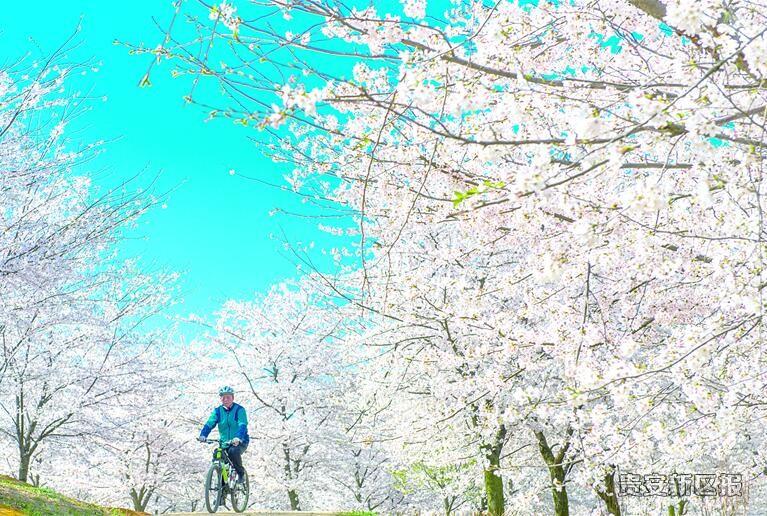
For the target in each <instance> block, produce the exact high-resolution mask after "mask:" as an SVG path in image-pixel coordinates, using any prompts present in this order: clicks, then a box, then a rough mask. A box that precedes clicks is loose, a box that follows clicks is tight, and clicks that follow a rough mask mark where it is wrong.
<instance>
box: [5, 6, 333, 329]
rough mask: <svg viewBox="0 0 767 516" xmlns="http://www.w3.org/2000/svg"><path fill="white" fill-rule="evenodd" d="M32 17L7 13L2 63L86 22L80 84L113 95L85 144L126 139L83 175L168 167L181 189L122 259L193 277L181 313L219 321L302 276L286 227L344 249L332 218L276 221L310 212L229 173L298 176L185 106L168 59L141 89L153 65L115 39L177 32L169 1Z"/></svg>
mask: <svg viewBox="0 0 767 516" xmlns="http://www.w3.org/2000/svg"><path fill="white" fill-rule="evenodd" d="M25 12H26V13H27V14H25V15H24V16H21V15H20V14H19V11H18V10H17V9H3V10H0V30H1V31H2V32H1V33H0V62H8V61H9V60H12V59H17V58H18V57H19V56H20V55H23V54H25V53H27V52H30V53H32V55H33V56H37V55H40V54H41V50H42V52H44V53H47V52H50V51H52V50H53V49H55V48H56V47H57V46H58V45H60V44H61V43H62V42H63V41H64V40H65V39H66V38H67V37H68V36H69V35H70V34H71V33H72V32H73V31H74V30H75V28H76V27H77V26H78V23H80V24H81V27H82V30H81V31H80V33H79V35H78V36H77V38H76V41H78V42H79V47H78V48H77V49H76V50H75V51H73V52H71V53H70V57H72V58H75V59H83V60H84V59H88V58H92V59H93V63H94V64H93V67H94V68H95V69H97V71H92V72H89V73H87V74H86V75H85V76H81V77H78V78H76V81H75V83H74V85H73V84H72V83H70V87H72V86H74V87H78V88H82V89H83V91H87V90H88V89H91V88H92V90H93V91H92V94H93V95H95V96H98V97H101V96H106V98H107V100H106V101H105V102H102V101H98V102H94V103H93V104H92V110H90V111H89V112H88V113H86V114H85V115H84V116H83V117H82V118H81V119H80V120H79V123H80V124H82V125H83V126H84V127H85V129H84V130H83V132H82V137H83V139H84V140H86V141H93V140H98V139H105V140H110V139H115V138H116V139H117V140H116V141H113V142H111V143H108V145H107V151H106V152H105V153H104V154H103V155H101V156H99V157H98V159H97V160H96V161H93V162H91V163H89V164H88V165H87V168H86V169H85V170H80V172H87V173H89V174H91V175H92V176H93V177H94V178H95V180H96V182H97V183H101V184H107V185H108V184H113V183H115V182H118V181H119V180H120V179H121V178H125V177H129V176H132V175H134V174H136V173H137V172H139V171H141V170H142V169H145V168H146V169H147V175H146V177H147V179H149V178H150V177H151V176H152V175H153V173H156V172H162V175H161V179H160V183H159V187H160V188H161V189H171V188H173V189H174V191H173V192H172V193H171V194H170V197H169V198H168V200H167V208H165V209H157V210H155V211H153V212H151V213H149V214H148V215H147V216H146V217H145V218H144V219H143V220H142V224H141V227H140V229H139V230H138V231H137V234H136V236H137V238H136V239H133V240H130V241H128V242H126V243H124V244H123V245H122V252H123V254H124V255H126V256H128V255H135V256H140V257H141V263H142V264H143V265H144V266H145V267H146V268H147V269H157V268H162V269H168V270H174V271H179V272H181V273H182V274H183V277H182V280H181V285H180V286H181V289H182V294H183V296H182V297H183V300H184V304H183V305H181V306H179V307H177V308H176V309H175V310H174V312H175V313H177V314H182V315H183V314H186V313H189V312H192V313H196V314H198V315H203V316H205V315H210V314H211V313H212V312H214V311H215V310H217V309H218V307H219V306H220V305H221V303H222V302H223V301H224V300H226V299H230V298H240V299H246V298H250V297H252V296H253V295H254V294H255V293H256V292H260V291H264V290H265V289H267V288H268V287H269V286H270V285H271V284H273V283H276V282H278V281H280V280H283V279H285V278H291V277H296V276H297V272H296V268H295V265H294V263H292V262H291V259H290V254H289V253H288V252H286V251H285V250H283V249H282V245H281V242H280V240H279V239H277V240H275V239H271V238H270V235H271V234H277V235H281V234H282V232H283V231H284V232H285V234H286V235H287V236H288V238H289V239H290V240H291V241H293V242H299V241H303V242H309V241H314V242H315V243H316V244H317V249H320V248H322V247H326V248H327V247H329V246H331V245H335V244H337V242H335V241H333V240H332V238H333V237H330V236H328V234H327V233H324V232H320V231H318V230H317V225H318V223H320V222H323V221H322V220H318V219H312V218H301V217H293V216H286V215H282V216H281V215H277V216H270V215H269V212H270V210H272V209H273V208H275V207H280V208H283V209H285V210H287V211H296V212H306V211H307V209H306V206H305V205H302V204H301V203H300V200H299V199H298V198H297V197H295V196H293V195H292V194H290V193H288V192H283V191H280V190H278V189H275V188H270V187H268V186H265V185H261V184H258V183H256V182H253V181H248V180H245V179H242V178H240V177H238V176H237V175H236V174H235V175H234V176H232V175H230V170H235V171H236V172H237V173H241V174H245V175H249V176H255V177H259V178H262V179H264V180H266V181H271V182H275V183H281V184H284V182H283V180H282V175H283V174H284V173H287V172H288V171H287V170H286V169H281V168H279V167H278V166H277V165H275V164H274V163H272V162H271V161H270V160H268V159H266V158H264V157H262V156H260V155H259V153H258V150H257V148H256V147H255V145H254V144H253V143H252V142H250V141H249V140H248V139H247V137H248V136H254V135H257V134H258V133H256V132H255V131H254V130H253V129H244V128H242V127H241V126H235V125H234V124H231V123H228V122H226V121H223V120H222V121H219V120H217V121H213V122H208V123H205V122H204V121H203V120H204V118H205V114H204V113H203V112H201V111H200V110H199V109H196V108H194V107H193V106H189V105H185V103H184V102H183V100H182V97H183V96H184V95H185V94H186V93H188V90H187V88H188V82H181V81H178V80H176V81H174V80H173V79H171V78H170V76H169V71H170V68H169V66H168V65H167V64H163V65H160V67H159V68H155V69H154V71H153V73H152V82H153V86H152V87H151V88H138V86H137V84H138V81H139V79H140V78H141V77H142V75H143V74H144V73H145V71H146V69H147V66H148V64H149V63H148V61H147V59H148V58H146V57H137V56H130V55H128V52H127V49H126V48H125V47H123V46H115V45H114V44H113V42H114V40H115V39H117V40H121V41H130V42H132V43H136V44H141V43H144V44H146V45H148V46H151V47H154V46H155V45H156V44H157V43H159V42H160V41H161V34H160V32H159V31H158V29H157V27H156V26H155V24H154V22H153V21H152V17H153V16H154V17H156V20H157V22H158V23H160V24H162V25H166V24H167V22H168V20H169V19H170V17H171V15H172V6H171V2H170V0H162V1H159V0H134V1H133V2H129V3H124V2H121V3H115V2H106V1H103V0H99V1H97V0H66V1H59V0H56V1H54V0H48V1H38V2H33V3H31V4H29V5H28V6H27V8H26V9H25ZM38 47H39V48H38ZM40 49H41V50H40ZM324 222H327V221H324ZM315 255H316V256H315V259H317V260H318V263H319V264H320V265H321V266H322V267H330V263H329V260H328V259H327V258H326V257H324V256H323V255H322V254H321V252H320V251H319V250H317V251H316V252H315ZM323 258H324V261H323Z"/></svg>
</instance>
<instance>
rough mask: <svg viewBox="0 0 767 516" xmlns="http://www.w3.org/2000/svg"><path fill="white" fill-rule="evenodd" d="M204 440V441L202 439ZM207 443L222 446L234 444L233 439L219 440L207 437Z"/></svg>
mask: <svg viewBox="0 0 767 516" xmlns="http://www.w3.org/2000/svg"><path fill="white" fill-rule="evenodd" d="M200 442H203V441H200ZM204 442H205V444H220V445H222V446H230V445H231V444H232V441H223V442H221V441H219V440H218V439H205V441H204Z"/></svg>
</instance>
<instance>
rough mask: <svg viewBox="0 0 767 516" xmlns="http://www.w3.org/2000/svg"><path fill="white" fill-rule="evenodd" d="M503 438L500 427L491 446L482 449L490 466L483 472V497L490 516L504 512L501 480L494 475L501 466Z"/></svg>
mask: <svg viewBox="0 0 767 516" xmlns="http://www.w3.org/2000/svg"><path fill="white" fill-rule="evenodd" d="M505 438H506V427H504V426H503V425H501V427H500V429H499V430H498V433H497V434H496V435H495V440H494V442H493V444H491V445H486V446H485V447H484V449H485V457H486V458H487V460H488V461H489V462H490V466H489V467H488V469H486V470H485V496H486V497H487V513H488V514H489V515H490V516H503V513H504V510H505V500H504V499H503V479H502V478H501V477H499V476H498V475H497V474H496V472H497V471H498V469H499V468H500V466H501V450H502V449H503V442H504V440H505Z"/></svg>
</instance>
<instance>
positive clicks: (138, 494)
mask: <svg viewBox="0 0 767 516" xmlns="http://www.w3.org/2000/svg"><path fill="white" fill-rule="evenodd" d="M153 492H154V489H147V488H146V486H142V487H141V489H140V490H139V491H136V489H135V488H133V487H132V488H131V490H130V498H131V501H132V502H133V510H134V511H136V512H144V511H146V506H147V505H149V500H150V498H152V493H153Z"/></svg>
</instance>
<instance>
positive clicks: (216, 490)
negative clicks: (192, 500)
mask: <svg viewBox="0 0 767 516" xmlns="http://www.w3.org/2000/svg"><path fill="white" fill-rule="evenodd" d="M222 488H223V484H222V483H221V470H220V469H219V467H218V465H216V464H211V465H210V468H208V475H207V476H206V477H205V508H206V509H207V510H208V512H216V511H217V510H218V506H219V505H221V493H222V492H223V489H222Z"/></svg>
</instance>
